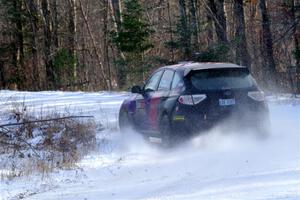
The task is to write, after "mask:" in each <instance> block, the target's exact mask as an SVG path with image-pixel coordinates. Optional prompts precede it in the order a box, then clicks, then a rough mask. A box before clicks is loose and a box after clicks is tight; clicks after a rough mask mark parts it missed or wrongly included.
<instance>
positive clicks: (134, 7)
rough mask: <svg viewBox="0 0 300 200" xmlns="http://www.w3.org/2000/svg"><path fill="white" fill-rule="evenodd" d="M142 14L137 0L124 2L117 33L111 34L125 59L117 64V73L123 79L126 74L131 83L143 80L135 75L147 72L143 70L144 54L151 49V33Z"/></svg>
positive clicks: (142, 11)
mask: <svg viewBox="0 0 300 200" xmlns="http://www.w3.org/2000/svg"><path fill="white" fill-rule="evenodd" d="M143 13H144V10H143V8H142V7H141V5H140V3H139V1H138V0H127V1H125V9H124V12H123V13H122V20H121V21H120V24H119V27H120V28H119V31H118V32H114V33H113V41H114V43H115V44H116V46H117V48H118V49H119V50H120V51H121V52H122V53H124V55H125V58H123V59H122V60H120V61H119V62H118V64H119V72H121V74H120V73H119V74H120V75H121V76H123V77H125V78H126V75H127V74H128V75H129V79H130V80H131V81H134V80H138V81H140V80H141V79H143V77H138V76H137V75H140V74H144V72H145V71H147V69H145V68H143V61H144V59H145V58H144V56H145V55H144V53H145V51H146V50H148V49H150V48H152V47H153V45H152V43H151V41H150V36H151V33H152V32H153V31H152V30H151V29H150V25H149V24H148V23H147V22H146V21H145V19H144V18H143ZM141 72H142V73H141ZM136 73H137V75H136Z"/></svg>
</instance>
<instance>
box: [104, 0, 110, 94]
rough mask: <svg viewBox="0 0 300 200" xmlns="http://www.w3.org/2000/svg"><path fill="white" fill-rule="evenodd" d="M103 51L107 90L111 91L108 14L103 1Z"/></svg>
mask: <svg viewBox="0 0 300 200" xmlns="http://www.w3.org/2000/svg"><path fill="white" fill-rule="evenodd" d="M104 4H105V5H104V8H105V11H104V20H103V23H104V29H103V32H104V49H105V60H106V68H107V72H108V86H109V88H108V89H109V90H111V89H112V76H111V67H110V57H109V42H108V40H109V38H108V37H109V31H108V29H109V27H108V13H109V2H108V1H107V2H105V1H104Z"/></svg>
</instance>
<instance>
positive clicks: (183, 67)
mask: <svg viewBox="0 0 300 200" xmlns="http://www.w3.org/2000/svg"><path fill="white" fill-rule="evenodd" d="M163 68H164V69H173V70H176V71H183V72H184V76H185V75H187V74H188V73H189V72H190V71H194V70H205V69H226V68H231V69H232V68H242V69H246V67H244V66H240V65H236V64H232V63H218V62H205V63H200V62H181V63H179V64H175V65H168V66H164V67H163Z"/></svg>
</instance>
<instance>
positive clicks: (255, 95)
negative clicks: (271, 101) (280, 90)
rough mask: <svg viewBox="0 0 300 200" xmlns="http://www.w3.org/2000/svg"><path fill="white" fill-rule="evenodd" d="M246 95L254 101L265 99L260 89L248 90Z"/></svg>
mask: <svg viewBox="0 0 300 200" xmlns="http://www.w3.org/2000/svg"><path fill="white" fill-rule="evenodd" d="M248 96H249V97H250V98H251V99H253V100H255V101H264V100H265V93H264V92H262V91H252V92H248Z"/></svg>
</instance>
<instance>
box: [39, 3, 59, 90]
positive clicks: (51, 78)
mask: <svg viewBox="0 0 300 200" xmlns="http://www.w3.org/2000/svg"><path fill="white" fill-rule="evenodd" d="M41 3H42V13H43V20H44V51H43V52H44V62H45V66H46V77H47V83H46V85H47V87H48V88H51V89H53V87H54V88H57V84H56V83H55V81H56V77H55V73H54V69H53V65H52V60H51V43H52V40H51V24H50V22H51V21H50V18H51V16H50V11H49V5H48V0H42V2H41Z"/></svg>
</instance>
